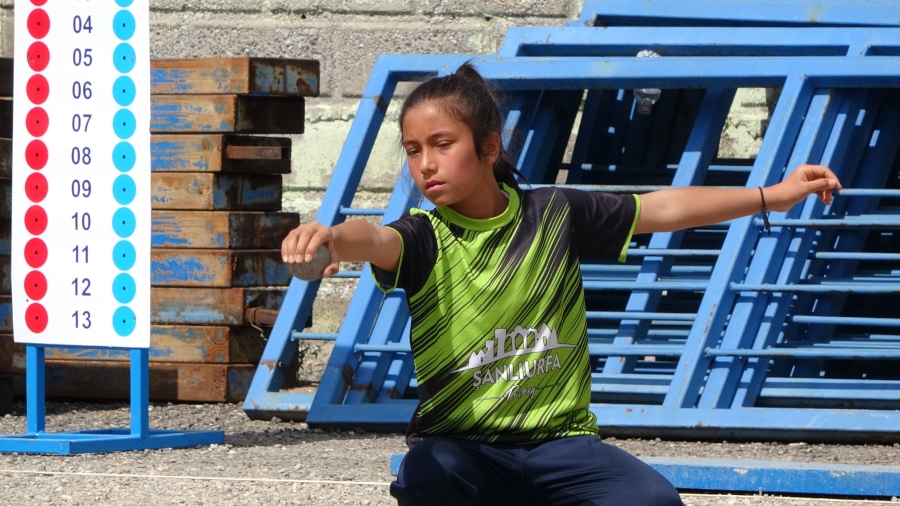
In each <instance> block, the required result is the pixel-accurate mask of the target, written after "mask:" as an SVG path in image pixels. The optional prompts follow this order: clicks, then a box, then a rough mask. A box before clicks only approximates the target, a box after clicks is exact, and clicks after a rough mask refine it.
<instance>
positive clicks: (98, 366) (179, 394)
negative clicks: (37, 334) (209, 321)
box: [13, 359, 256, 402]
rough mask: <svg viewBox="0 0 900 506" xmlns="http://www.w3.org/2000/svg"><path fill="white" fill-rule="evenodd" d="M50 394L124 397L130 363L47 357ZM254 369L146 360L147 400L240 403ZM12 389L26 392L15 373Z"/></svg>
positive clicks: (249, 367)
mask: <svg viewBox="0 0 900 506" xmlns="http://www.w3.org/2000/svg"><path fill="white" fill-rule="evenodd" d="M46 371H47V376H46V378H47V379H46V388H47V390H46V392H47V396H48V397H62V398H67V399H115V400H123V399H128V398H129V396H130V391H129V388H130V383H129V375H130V365H129V362H109V361H81V360H76V361H73V360H50V359H48V360H47V361H46ZM255 372H256V366H255V365H248V364H243V365H242V364H185V363H168V362H151V363H150V400H151V401H190V402H241V401H243V400H244V397H246V396H247V388H248V387H249V385H250V381H251V380H252V379H253V374H254V373H255ZM13 380H14V383H15V386H14V391H15V392H16V393H17V394H18V395H23V394H24V392H25V377H24V375H15V376H13Z"/></svg>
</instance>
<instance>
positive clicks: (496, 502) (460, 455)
mask: <svg viewBox="0 0 900 506" xmlns="http://www.w3.org/2000/svg"><path fill="white" fill-rule="evenodd" d="M391 495H392V496H394V497H396V498H397V502H398V503H399V505H400V506H443V505H447V506H464V505H484V506H503V505H507V504H508V505H511V506H512V505H515V506H527V505H533V506H562V505H588V504H591V505H604V506H606V505H608V506H682V502H681V498H680V497H679V495H678V492H677V491H676V490H675V487H673V486H672V484H671V483H669V482H668V481H667V480H666V479H665V478H663V476H662V475H660V474H659V473H657V472H656V471H654V470H653V469H652V468H650V466H648V465H646V464H644V463H643V462H641V461H640V460H638V459H637V458H636V457H634V456H632V455H630V454H628V453H626V452H624V451H622V450H620V449H618V448H616V447H615V446H611V445H608V444H605V443H602V442H601V441H600V439H599V438H596V437H593V436H578V437H568V438H563V439H556V440H553V441H548V442H544V443H533V444H526V445H509V444H489V443H476V442H474V441H468V440H465V439H459V438H448V437H430V438H425V439H423V440H422V441H420V442H419V443H417V444H415V445H413V447H412V448H411V449H410V451H409V453H407V454H406V457H405V458H404V459H403V463H402V464H401V465H400V472H399V474H398V475H397V481H395V482H393V483H391Z"/></svg>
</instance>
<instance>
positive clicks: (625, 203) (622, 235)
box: [560, 188, 641, 262]
mask: <svg viewBox="0 0 900 506" xmlns="http://www.w3.org/2000/svg"><path fill="white" fill-rule="evenodd" d="M560 191H562V192H563V194H565V196H566V198H567V200H568V201H569V205H570V206H571V209H572V227H573V232H574V234H573V235H574V237H575V240H576V241H577V250H578V256H579V257H581V258H583V259H589V258H595V259H610V260H611V259H617V260H619V261H620V262H624V261H625V253H626V252H627V251H628V243H630V242H631V236H632V234H634V228H635V226H636V225H637V220H638V217H639V216H640V213H641V207H640V206H641V201H640V199H639V198H638V197H637V195H629V194H613V193H604V192H585V191H581V190H575V189H572V188H560Z"/></svg>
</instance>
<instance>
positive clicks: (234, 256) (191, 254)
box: [0, 249, 291, 288]
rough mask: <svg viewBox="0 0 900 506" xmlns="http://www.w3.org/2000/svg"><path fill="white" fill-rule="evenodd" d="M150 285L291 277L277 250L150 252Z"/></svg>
mask: <svg viewBox="0 0 900 506" xmlns="http://www.w3.org/2000/svg"><path fill="white" fill-rule="evenodd" d="M0 258H2V257H0ZM150 282H151V283H152V284H153V286H170V287H195V286H196V287H201V286H202V287H221V288H231V287H253V286H287V285H288V284H290V282H291V273H290V272H289V271H288V268H287V266H286V265H285V264H284V263H283V262H282V260H281V250H277V249H267V250H209V249H206V250H183V249H152V250H150Z"/></svg>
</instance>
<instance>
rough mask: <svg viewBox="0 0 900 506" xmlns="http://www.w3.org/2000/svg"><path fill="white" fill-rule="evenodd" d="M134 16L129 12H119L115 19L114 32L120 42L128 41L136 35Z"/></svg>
mask: <svg viewBox="0 0 900 506" xmlns="http://www.w3.org/2000/svg"><path fill="white" fill-rule="evenodd" d="M134 25H135V21H134V16H132V15H131V13H130V12H128V11H119V12H117V13H116V16H115V17H114V18H113V31H114V32H116V37H118V38H119V40H128V39H130V38H131V36H132V35H134Z"/></svg>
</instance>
